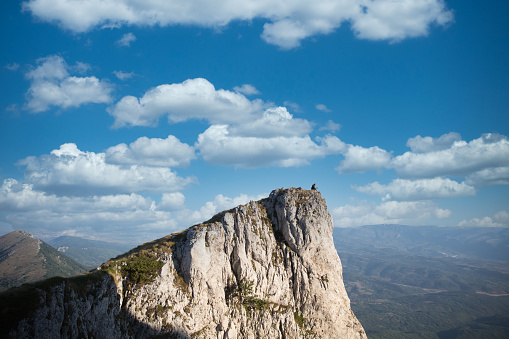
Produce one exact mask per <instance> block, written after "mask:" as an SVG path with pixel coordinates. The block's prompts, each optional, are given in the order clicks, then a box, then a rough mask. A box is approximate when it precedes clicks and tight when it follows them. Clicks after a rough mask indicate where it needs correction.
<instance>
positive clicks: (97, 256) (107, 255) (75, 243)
mask: <svg viewBox="0 0 509 339" xmlns="http://www.w3.org/2000/svg"><path fill="white" fill-rule="evenodd" d="M48 244H50V245H51V246H53V247H54V248H55V249H57V250H58V251H59V252H61V253H65V254H66V255H67V256H68V257H70V258H72V259H74V260H76V261H77V262H79V263H80V264H82V265H84V266H87V267H88V268H96V267H98V266H100V265H101V264H102V263H104V262H106V261H108V260H109V259H111V258H113V257H116V256H118V255H120V254H123V253H125V252H127V251H128V250H130V249H131V248H132V247H134V246H131V245H126V244H118V243H111V242H105V241H98V240H88V239H83V238H79V237H71V236H61V237H58V238H55V239H52V240H48Z"/></svg>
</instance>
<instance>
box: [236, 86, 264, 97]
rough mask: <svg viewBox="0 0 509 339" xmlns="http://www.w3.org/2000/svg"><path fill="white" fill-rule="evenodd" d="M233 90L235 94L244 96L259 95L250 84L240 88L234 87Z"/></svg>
mask: <svg viewBox="0 0 509 339" xmlns="http://www.w3.org/2000/svg"><path fill="white" fill-rule="evenodd" d="M233 90H234V91H235V92H240V93H242V94H245V95H255V94H260V91H259V90H257V89H256V87H254V86H253V85H250V84H244V85H242V86H235V87H233Z"/></svg>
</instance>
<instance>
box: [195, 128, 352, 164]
mask: <svg viewBox="0 0 509 339" xmlns="http://www.w3.org/2000/svg"><path fill="white" fill-rule="evenodd" d="M318 141H319V142H320V144H316V143H315V142H313V141H312V140H311V139H310V138H309V136H304V137H297V136H293V137H283V136H276V137H269V138H261V137H243V136H234V135H230V131H229V128H228V126H227V125H213V126H211V127H209V128H208V129H207V130H206V131H205V132H203V133H202V134H200V135H199V136H198V141H197V142H196V144H195V147H196V148H197V149H199V151H200V155H201V156H202V157H203V159H204V160H205V161H208V162H210V163H213V164H221V165H234V166H236V167H246V168H253V167H261V166H280V167H291V166H302V165H306V164H308V163H309V160H311V159H313V158H317V157H324V156H326V155H329V154H338V153H339V152H341V151H342V150H343V148H344V147H345V144H344V143H343V142H342V141H341V140H339V139H338V138H337V137H334V136H330V135H329V136H326V137H324V138H321V139H319V140H318Z"/></svg>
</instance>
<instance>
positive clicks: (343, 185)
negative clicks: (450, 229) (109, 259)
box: [0, 0, 509, 243]
mask: <svg viewBox="0 0 509 339" xmlns="http://www.w3.org/2000/svg"><path fill="white" fill-rule="evenodd" d="M0 6H1V9H2V11H1V16H2V17H1V19H2V20H1V23H0V25H1V30H2V34H1V35H0V43H1V50H2V53H0V74H1V83H0V86H1V91H0V93H1V94H0V109H1V112H2V113H1V115H0V119H1V120H0V147H1V148H0V154H1V157H0V160H1V162H0V181H1V185H2V186H1V189H0V232H1V233H2V234H3V233H7V232H10V231H12V230H13V229H24V230H27V231H29V232H31V233H33V234H35V235H37V236H40V237H45V236H57V235H62V234H68V235H77V236H84V237H88V238H96V239H107V240H113V241H124V242H130V243H139V242H142V241H147V240H151V239H154V238H157V237H160V236H163V235H165V234H168V233H171V232H173V231H176V230H180V229H183V228H187V227H188V226H191V225H193V224H195V223H198V222H200V221H203V220H206V219H208V218H210V217H211V216H212V215H213V214H215V213H217V212H220V211H222V210H224V209H228V208H231V207H234V206H236V205H238V204H242V203H246V202H247V201H249V200H256V199H260V198H262V197H265V196H267V195H268V194H269V193H270V191H271V190H273V189H275V188H279V187H291V186H296V187H299V186H301V187H304V188H309V187H311V185H312V184H313V183H316V184H317V186H318V188H319V190H320V191H321V192H322V195H323V196H324V198H326V200H327V203H328V207H329V211H330V212H331V214H332V216H333V219H334V223H335V226H336V227H350V226H359V225H365V224H382V223H398V224H405V225H416V226H419V225H445V226H486V227H489V226H491V227H508V226H509V189H508V186H507V185H508V184H509V139H508V136H509V119H508V109H509V63H508V62H507V60H509V27H508V26H509V23H508V22H507V20H506V18H507V16H508V14H509V4H508V3H507V2H506V1H503V0H498V1H492V2H490V4H489V6H488V5H486V4H481V3H479V2H473V1H459V0H458V1H451V0H450V1H441V0H398V1H385V0H374V1H367V0H344V1H334V2H330V1H325V0H319V1H314V2H312V3H309V2H307V1H300V0H294V1H287V2H284V3H283V2H281V3H277V2H276V3H274V2H268V1H256V2H252V1H248V0H242V1H235V2H234V3H228V2H225V1H215V0H209V1H181V0H171V1H166V0H165V1H162V0H161V1H152V2H150V3H146V4H145V3H138V2H137V1H133V0H118V1H113V0H105V1H96V0H90V1H83V2H80V3H79V5H78V4H76V3H74V2H73V1H71V0H28V1H4V2H2V4H1V5H0Z"/></svg>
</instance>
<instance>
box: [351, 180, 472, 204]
mask: <svg viewBox="0 0 509 339" xmlns="http://www.w3.org/2000/svg"><path fill="white" fill-rule="evenodd" d="M353 188H354V189H355V190H357V191H359V192H362V193H367V194H371V195H379V196H382V197H383V199H384V200H424V199H443V198H457V197H466V196H473V195H475V193H476V192H475V188H474V187H472V186H469V185H467V184H465V183H464V182H462V183H458V182H456V181H453V180H451V179H448V178H433V179H420V180H407V179H395V180H394V181H392V182H391V183H390V184H388V185H381V184H379V183H378V182H374V183H370V184H368V185H365V186H360V187H355V186H354V187H353Z"/></svg>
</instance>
